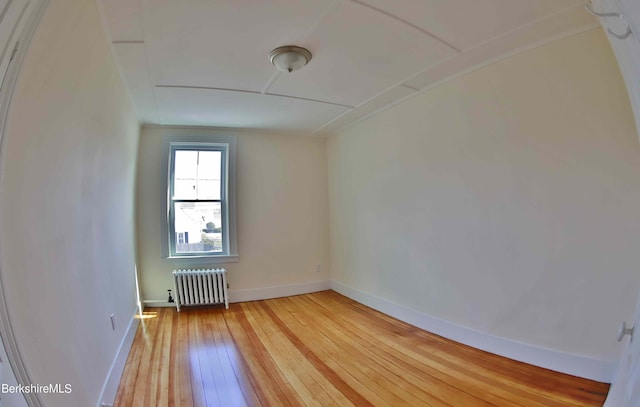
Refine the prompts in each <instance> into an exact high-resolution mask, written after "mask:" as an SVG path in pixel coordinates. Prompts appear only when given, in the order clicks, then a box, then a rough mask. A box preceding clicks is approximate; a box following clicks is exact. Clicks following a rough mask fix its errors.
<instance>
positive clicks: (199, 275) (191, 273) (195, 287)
mask: <svg viewBox="0 0 640 407" xmlns="http://www.w3.org/2000/svg"><path fill="white" fill-rule="evenodd" d="M173 286H174V288H175V291H176V307H177V308H178V312H180V306H182V305H206V304H222V303H224V306H225V308H227V309H229V294H228V292H227V270H225V269H207V270H173Z"/></svg>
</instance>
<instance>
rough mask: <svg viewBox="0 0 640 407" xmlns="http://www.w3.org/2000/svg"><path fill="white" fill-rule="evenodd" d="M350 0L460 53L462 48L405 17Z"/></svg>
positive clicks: (359, 1)
mask: <svg viewBox="0 0 640 407" xmlns="http://www.w3.org/2000/svg"><path fill="white" fill-rule="evenodd" d="M350 1H351V2H353V3H356V4H359V5H361V6H362V7H366V8H369V9H371V10H374V11H376V12H378V13H380V14H382V15H385V16H387V17H389V18H392V19H394V20H396V21H399V22H401V23H403V24H406V25H408V26H409V27H411V28H413V29H414V30H418V31H420V32H421V33H423V34H425V35H428V36H429V37H431V38H433V39H434V40H436V41H438V42H440V43H441V44H444V45H446V46H447V47H449V48H451V49H452V50H454V51H456V52H457V53H458V54H461V53H462V50H461V49H460V48H458V47H456V46H455V45H453V44H451V43H450V42H448V41H445V40H443V39H442V38H440V37H438V36H437V35H435V34H433V33H431V32H429V31H427V30H425V29H424V28H421V27H418V26H417V25H415V24H413V23H411V22H409V21H407V20H405V19H403V18H400V17H398V16H396V15H393V14H391V13H388V12H386V11H384V10H381V9H379V8H377V7H374V6H372V5H369V4H367V3H364V2H363V1H361V0H350Z"/></svg>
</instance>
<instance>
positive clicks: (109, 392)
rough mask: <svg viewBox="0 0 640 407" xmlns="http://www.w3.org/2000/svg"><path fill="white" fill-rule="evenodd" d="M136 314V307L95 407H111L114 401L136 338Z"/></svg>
mask: <svg viewBox="0 0 640 407" xmlns="http://www.w3.org/2000/svg"><path fill="white" fill-rule="evenodd" d="M137 313H138V307H136V309H135V310H134V312H133V315H132V316H131V321H129V326H128V327H127V331H126V332H125V334H124V337H123V338H122V341H120V346H119V347H118V352H117V353H116V357H115V358H114V359H113V363H111V367H110V368H109V373H108V374H107V378H106V380H105V382H104V385H103V386H102V391H101V392H100V397H99V398H98V404H97V405H96V406H97V407H103V406H112V405H113V403H114V402H115V400H116V393H117V391H118V385H119V384H120V378H121V377H122V372H123V371H124V366H125V364H126V362H127V357H128V356H129V351H130V350H131V346H132V345H133V339H134V338H135V336H136V331H137V329H138V324H139V323H140V320H139V319H138V318H136V314H137Z"/></svg>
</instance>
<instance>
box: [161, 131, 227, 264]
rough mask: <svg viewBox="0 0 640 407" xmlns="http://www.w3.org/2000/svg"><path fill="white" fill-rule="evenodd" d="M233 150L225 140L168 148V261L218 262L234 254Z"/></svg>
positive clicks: (170, 146)
mask: <svg viewBox="0 0 640 407" xmlns="http://www.w3.org/2000/svg"><path fill="white" fill-rule="evenodd" d="M212 139H214V140H217V139H219V138H216V137H212ZM233 147H234V143H229V142H207V143H205V142H171V143H170V144H169V160H168V161H169V171H168V178H169V179H168V183H167V184H168V185H167V186H168V199H167V213H168V216H167V223H168V227H167V232H168V233H167V234H168V239H167V240H168V242H167V243H168V246H169V253H168V254H169V257H171V258H187V259H189V258H191V259H194V258H202V257H205V258H207V259H208V260H215V259H218V260H219V261H218V262H221V261H233V260H232V259H230V257H235V256H236V250H235V222H234V220H235V216H234V207H233V205H234V202H233V193H232V192H233V190H234V188H233V186H234V184H233V182H234V179H233V178H234V172H233V171H232V169H233V166H231V165H230V161H231V158H232V157H233V156H234V154H233V153H235V152H234V151H233V149H234V148H233ZM230 192H231V193H230ZM210 262H211V261H210ZM213 262H216V261H213Z"/></svg>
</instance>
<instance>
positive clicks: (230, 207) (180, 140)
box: [160, 131, 239, 267]
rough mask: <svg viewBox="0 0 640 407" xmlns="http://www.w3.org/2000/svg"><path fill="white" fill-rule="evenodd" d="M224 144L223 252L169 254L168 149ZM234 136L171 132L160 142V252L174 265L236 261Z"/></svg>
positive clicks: (169, 167) (169, 163)
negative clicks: (161, 176) (225, 207)
mask: <svg viewBox="0 0 640 407" xmlns="http://www.w3.org/2000/svg"><path fill="white" fill-rule="evenodd" d="M198 143H200V144H208V145H214V144H224V145H226V147H227V160H226V165H225V171H226V175H227V182H226V184H227V188H226V199H227V210H226V214H224V215H223V216H225V218H226V220H227V229H228V232H227V250H228V251H227V253H224V254H211V255H203V254H202V253H198V254H195V255H182V254H181V255H176V254H172V250H171V247H170V244H171V242H172V239H171V237H170V236H169V235H170V229H171V228H170V227H169V222H170V221H171V218H170V210H169V209H170V208H169V202H170V198H171V196H170V194H171V190H170V189H171V152H172V146H176V145H178V146H179V145H181V144H182V145H185V146H186V145H193V144H198ZM236 145H237V143H236V137H235V136H233V135H220V134H215V133H211V134H193V133H192V134H184V133H182V134H180V132H179V131H175V132H172V133H171V134H170V135H166V136H164V140H163V151H162V154H163V165H164V168H163V169H162V173H163V174H165V176H164V177H163V179H162V184H163V185H162V191H163V196H162V198H161V202H162V222H161V239H160V240H161V245H162V249H161V253H162V257H163V258H165V259H169V260H172V261H173V262H174V263H175V264H176V265H177V266H182V267H183V266H186V265H189V264H194V265H204V264H220V263H232V262H237V261H238V257H239V256H238V243H237V241H238V240H237V230H238V229H237V224H236Z"/></svg>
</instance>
